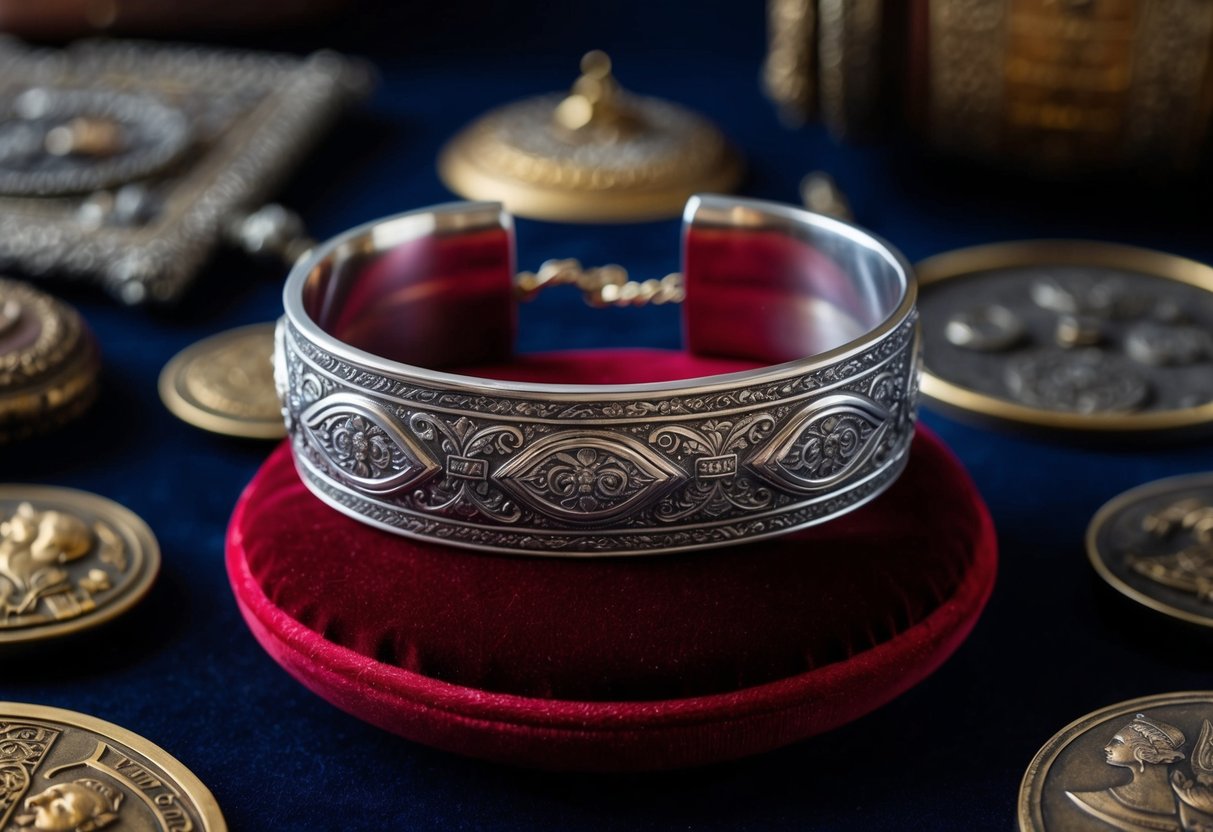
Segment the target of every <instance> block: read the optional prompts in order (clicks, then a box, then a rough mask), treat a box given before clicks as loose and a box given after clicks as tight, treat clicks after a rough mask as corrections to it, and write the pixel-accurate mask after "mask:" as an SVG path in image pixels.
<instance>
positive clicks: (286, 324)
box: [275, 196, 919, 556]
mask: <svg viewBox="0 0 1213 832" xmlns="http://www.w3.org/2000/svg"><path fill="white" fill-rule="evenodd" d="M549 266H550V264H549ZM549 266H545V269H546V271H547V274H548V276H549V277H550V276H552V275H553V274H555V276H556V278H557V279H556V280H554V281H553V282H566V281H565V280H563V279H561V278H560V273H562V272H567V271H568V267H567V264H566V265H563V266H562V265H561V264H557V266H556V267H554V268H552V267H549ZM683 267H684V269H683V273H682V280H681V282H679V281H678V280H677V276H671V278H667V279H666V280H665V281H648V282H646V283H644V284H634V283H625V282H621V280H619V279H618V274H619V271H620V270H614V271H610V273H609V274H606V276H605V279H603V274H605V273H607V272H608V269H601V270H591V272H592V273H593V274H595V275H597V276H598V278H599V280H598V285H597V287H596V288H597V289H598V290H599V291H598V292H597V297H598V298H599V299H600V300H603V301H606V302H612V301H618V302H638V301H643V300H645V299H651V300H654V301H659V300H681V302H682V305H683V318H684V327H685V340H686V347H687V349H688V350H689V351H690V352H692V353H694V354H699V355H705V356H723V357H729V358H734V359H742V360H750V361H754V362H756V363H760V364H764V365H769V366H764V367H762V368H760V369H755V370H750V371H746V372H737V373H729V374H726V375H717V376H710V377H704V378H694V379H687V380H682V381H672V382H662V383H650V384H620V385H568V384H537V383H523V382H507V381H497V380H489V379H482V378H475V377H471V376H465V375H458V374H456V373H455V372H451V371H449V370H448V369H447V368H458V367H468V366H475V365H477V364H481V365H483V364H487V363H494V362H497V363H499V362H501V361H502V360H504V359H506V358H508V356H509V355H510V354H511V350H512V344H513V336H514V320H515V315H514V303H515V300H516V294H517V291H518V289H519V285H518V281H517V280H516V278H515V274H514V245H513V227H512V221H511V218H510V216H509V215H508V214H506V213H505V212H504V211H503V210H502V208H501V206H499V205H494V204H479V203H455V204H449V205H440V206H437V207H433V208H426V209H422V210H420V211H414V212H411V213H406V214H400V215H397V216H394V217H389V218H387V219H383V220H379V221H376V222H372V223H368V224H367V225H364V226H361V227H359V228H355V229H353V230H352V231H348V232H346V233H345V234H342V235H340V236H338V237H336V238H334V239H332V240H330V241H329V242H327V243H325V244H323V245H320V246H318V247H317V248H315V249H314V250H313V251H312V252H310V253H309V254H308V255H306V256H305V257H303V258H302V259H301V260H300V261H299V262H298V263H296V264H295V266H294V268H293V269H292V270H291V274H290V277H289V278H288V279H287V283H286V289H285V292H284V300H285V306H286V314H285V316H284V317H283V318H282V320H281V321H280V322H279V325H278V333H277V339H278V340H277V346H276V352H275V378H276V380H277V385H278V391H279V395H280V396H281V397H282V401H283V411H284V413H285V416H286V424H287V429H288V431H289V433H290V441H291V447H292V451H293V453H294V457H295V463H296V466H297V468H298V470H299V474H300V476H301V477H302V479H303V482H304V483H306V484H307V486H308V488H309V489H311V491H312V492H313V493H315V494H316V496H318V497H319V498H320V499H321V500H323V501H324V502H326V503H328V504H329V505H331V506H333V507H334V508H336V509H338V510H340V511H342V512H345V513H346V514H349V515H350V516H352V517H354V518H356V519H358V520H360V521H362V522H364V523H367V524H370V525H372V526H377V527H379V528H382V529H386V530H388V531H391V532H395V533H397V534H402V535H408V536H410V537H415V538H420V539H424V540H429V541H432V542H436V543H445V544H450V545H455V546H466V547H473V548H477V549H487V550H491V551H501V552H519V553H528V554H536V555H563V556H588V555H634V554H654V553H659V552H673V551H680V550H686V549H698V548H704V547H710V546H723V545H729V544H735V543H741V542H745V541H749V540H754V539H758V538H763V537H768V536H770V535H776V534H783V533H785V532H789V531H793V530H795V529H800V528H804V527H806V526H811V525H814V524H816V523H821V522H823V521H825V520H829V519H830V518H832V517H836V516H838V515H840V514H843V513H845V512H847V511H850V510H851V509H853V508H855V507H856V506H859V505H862V504H863V503H866V502H868V501H869V500H871V499H872V498H874V497H875V496H876V495H878V494H880V493H881V492H882V491H883V490H884V489H885V488H887V487H888V486H889V485H890V484H891V483H892V482H893V481H894V480H895V479H896V478H897V476H898V474H899V473H900V472H901V470H902V469H903V468H904V466H905V463H906V459H907V456H908V453H909V447H910V440H911V437H912V434H913V426H914V419H915V411H916V402H917V397H918V372H919V370H918V365H919V360H918V343H917V334H916V327H915V321H916V312H915V306H914V303H915V294H916V290H915V284H914V280H913V278H912V276H911V273H910V268H909V266H908V265H907V264H906V263H905V260H904V259H903V258H902V257H901V255H900V254H898V253H897V252H896V251H894V250H893V249H891V248H890V247H889V246H888V245H887V244H886V243H884V242H882V241H880V240H878V239H876V238H874V237H873V236H871V235H870V234H868V233H866V232H864V231H861V230H859V229H857V228H855V227H854V226H852V225H848V224H847V223H844V222H840V221H838V220H834V219H830V218H828V217H824V216H820V215H817V214H812V213H809V212H807V211H804V210H800V209H797V208H793V207H789V206H785V205H779V204H776V203H770V202H758V201H754V200H745V199H734V198H726V197H719V196H700V197H693V198H692V199H691V200H690V202H689V203H688V204H687V207H686V211H685V214H684V224H683ZM573 271H575V272H577V274H576V275H575V276H574V278H573V280H572V281H569V282H577V283H578V284H579V285H582V287H583V288H586V283H587V281H586V279H585V278H586V275H587V274H588V273H587V272H581V271H579V270H577V269H573ZM544 275H545V270H541V271H540V278H541V279H540V280H539V281H538V282H539V283H542V278H543V276H544ZM521 277H522V278H524V280H523V284H524V286H523V288H526V289H532V290H533V289H534V288H535V287H536V285H537V282H536V276H535V275H523V276H521ZM622 280H623V281H626V275H625V276H624V277H623V278H622ZM604 285H605V290H604V289H603V286H604Z"/></svg>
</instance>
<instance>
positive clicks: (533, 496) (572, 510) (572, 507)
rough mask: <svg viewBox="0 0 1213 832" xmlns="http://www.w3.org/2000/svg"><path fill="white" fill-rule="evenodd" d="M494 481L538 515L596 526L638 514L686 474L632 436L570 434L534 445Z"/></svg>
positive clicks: (580, 432) (592, 432)
mask: <svg viewBox="0 0 1213 832" xmlns="http://www.w3.org/2000/svg"><path fill="white" fill-rule="evenodd" d="M493 478H494V479H495V480H497V481H498V482H499V483H500V485H501V486H502V487H503V488H505V489H506V490H508V491H510V492H511V493H512V494H514V496H516V497H517V498H518V499H519V500H520V501H521V502H522V503H524V504H526V505H528V506H530V507H531V508H533V509H535V510H536V511H539V512H542V513H543V514H547V515H549V516H552V517H558V518H561V519H563V520H571V521H574V522H580V523H594V522H599V521H603V520H609V519H611V518H615V517H619V516H620V515H623V514H627V513H630V512H634V511H636V510H637V509H639V508H640V507H642V506H643V505H646V504H648V503H650V502H652V501H654V500H656V499H658V498H659V497H661V496H662V495H663V494H665V493H666V492H667V491H669V490H670V489H671V488H674V487H675V486H677V485H678V484H679V483H681V482H683V481H685V480H686V473H685V472H684V471H683V470H682V469H681V468H679V467H678V466H676V465H674V464H673V463H672V462H670V461H669V460H667V459H665V458H664V457H662V456H661V455H659V454H658V453H656V452H655V451H653V450H652V449H651V448H649V447H648V446H647V445H644V444H643V443H641V442H638V441H636V440H635V439H632V438H630V437H628V436H625V435H622V434H619V433H608V432H605V431H566V432H562V433H555V434H552V435H550V436H547V437H545V438H543V439H541V440H539V441H538V442H536V443H535V444H533V445H531V446H530V447H528V448H527V449H526V450H524V451H523V452H522V453H520V454H518V455H517V456H515V457H513V458H512V459H510V460H509V461H507V462H506V463H505V464H504V465H502V466H501V467H500V468H498V469H497V471H496V473H494V475H493Z"/></svg>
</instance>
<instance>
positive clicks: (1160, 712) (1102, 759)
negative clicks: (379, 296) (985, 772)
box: [1019, 691, 1213, 832]
mask: <svg viewBox="0 0 1213 832" xmlns="http://www.w3.org/2000/svg"><path fill="white" fill-rule="evenodd" d="M1019 828H1020V830H1022V832H1080V831H1081V832H1085V831H1086V830H1091V832H1100V831H1101V830H1116V829H1119V830H1124V832H1199V831H1200V830H1207V829H1213V691H1196V692H1189V693H1164V694H1159V695H1156V696H1147V697H1143V698H1141V699H1134V700H1131V701H1128V702H1121V703H1119V704H1116V705H1110V706H1108V707H1106V708H1103V709H1101V710H1098V711H1095V712H1094V713H1091V714H1087V715H1086V716H1084V717H1082V718H1081V719H1079V720H1077V721H1075V722H1072V723H1071V724H1070V725H1068V726H1066V727H1065V728H1063V729H1062V730H1061V731H1060V732H1059V733H1058V734H1056V735H1055V736H1054V737H1053V738H1052V739H1050V740H1049V741H1048V742H1047V743H1046V744H1045V746H1044V748H1042V749H1041V750H1040V751H1039V752H1037V754H1036V757H1035V758H1034V759H1033V760H1032V763H1031V765H1029V766H1028V770H1027V773H1026V774H1025V775H1024V778H1023V783H1022V785H1021V786H1020V788H1019Z"/></svg>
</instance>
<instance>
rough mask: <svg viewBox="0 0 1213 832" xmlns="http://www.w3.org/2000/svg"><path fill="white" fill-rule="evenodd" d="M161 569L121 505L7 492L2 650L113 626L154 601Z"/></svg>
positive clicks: (67, 495) (2, 506)
mask: <svg viewBox="0 0 1213 832" xmlns="http://www.w3.org/2000/svg"><path fill="white" fill-rule="evenodd" d="M159 569H160V548H159V546H158V545H157V544H156V539H155V537H153V535H152V533H151V530H150V529H148V527H147V525H146V524H145V523H144V522H143V521H142V520H140V519H139V518H138V517H136V516H135V515H134V514H132V513H131V512H130V511H128V510H127V509H125V508H123V507H122V506H120V505H118V504H117V503H114V502H111V501H110V500H107V499H105V498H104V497H99V496H97V495H95V494H88V493H86V492H83V491H73V490H71V489H67V488H50V487H46V486H37V485H0V645H3V644H12V643H18V642H31V641H40V640H42V639H47V638H52V637H55V636H60V635H65V634H68V633H72V632H76V631H79V630H86V629H90V628H92V627H95V626H97V625H99V624H102V623H104V622H106V621H109V620H110V619H112V618H114V617H116V616H118V615H121V614H122V613H124V612H126V611H127V610H128V609H130V608H131V607H132V606H133V605H134V604H135V603H137V602H138V601H139V600H140V599H142V598H143V596H144V595H146V594H147V592H148V590H149V589H150V588H151V585H152V582H153V581H154V580H155V578H156V573H157V571H159ZM3 782H4V780H3V778H2V777H0V784H2V783H3ZM2 805H3V803H2V802H0V806H2ZM0 828H4V827H0Z"/></svg>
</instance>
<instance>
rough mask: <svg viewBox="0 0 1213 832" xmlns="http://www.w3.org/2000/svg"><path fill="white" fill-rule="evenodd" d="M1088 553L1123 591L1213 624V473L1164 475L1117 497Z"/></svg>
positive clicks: (1095, 521) (1096, 521) (1091, 532)
mask: <svg viewBox="0 0 1213 832" xmlns="http://www.w3.org/2000/svg"><path fill="white" fill-rule="evenodd" d="M1087 557H1088V558H1090V560H1091V565H1092V566H1094V567H1095V571H1096V572H1097V573H1098V574H1099V576H1100V577H1101V578H1103V579H1104V580H1105V581H1107V583H1108V584H1109V585H1110V586H1111V587H1113V588H1114V589H1115V590H1116V591H1117V592H1120V593H1121V594H1123V595H1125V596H1126V597H1128V598H1131V599H1132V600H1134V601H1136V602H1137V603H1139V604H1141V605H1143V606H1145V607H1149V608H1150V609H1152V610H1156V611H1157V612H1161V613H1164V614H1165V615H1168V616H1170V617H1171V618H1175V619H1178V620H1180V621H1185V622H1187V623H1189V624H1196V625H1200V626H1203V627H1213V473H1205V474H1192V475H1188V476H1182V477H1170V478H1168V479H1164V480H1158V481H1156V482H1152V483H1147V484H1146V485H1142V486H1138V487H1137V488H1133V489H1130V490H1129V491H1126V492H1125V493H1124V494H1121V495H1120V496H1118V497H1116V498H1115V499H1113V500H1111V501H1110V502H1109V503H1107V504H1106V505H1104V506H1103V508H1101V509H1100V510H1099V511H1098V512H1096V514H1095V517H1094V518H1092V520H1091V524H1090V526H1089V527H1088V528H1087Z"/></svg>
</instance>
